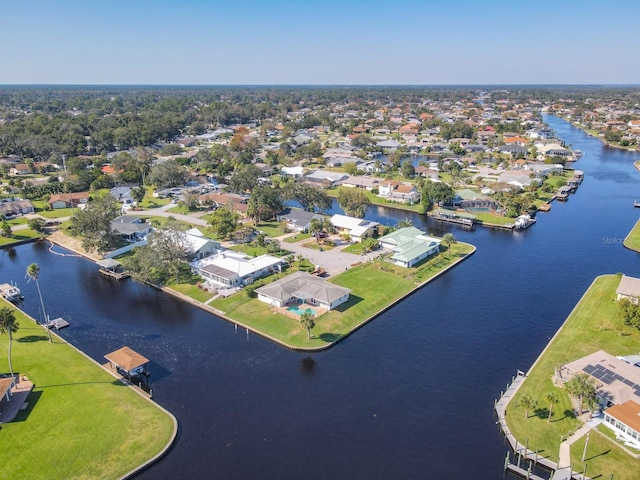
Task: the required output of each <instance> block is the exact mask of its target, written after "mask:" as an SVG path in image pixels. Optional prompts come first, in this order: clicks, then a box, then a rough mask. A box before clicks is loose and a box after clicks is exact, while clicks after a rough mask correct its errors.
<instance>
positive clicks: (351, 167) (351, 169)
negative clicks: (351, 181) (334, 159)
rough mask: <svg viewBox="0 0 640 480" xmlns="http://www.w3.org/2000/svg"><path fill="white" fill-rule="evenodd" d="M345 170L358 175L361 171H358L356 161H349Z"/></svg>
mask: <svg viewBox="0 0 640 480" xmlns="http://www.w3.org/2000/svg"><path fill="white" fill-rule="evenodd" d="M344 171H345V173H347V174H349V175H358V173H359V171H358V167H357V165H356V164H355V163H347V164H346V165H345V166H344Z"/></svg>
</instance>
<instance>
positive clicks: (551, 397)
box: [544, 391, 560, 422]
mask: <svg viewBox="0 0 640 480" xmlns="http://www.w3.org/2000/svg"><path fill="white" fill-rule="evenodd" d="M544 399H545V400H546V401H547V402H549V416H548V417H547V422H550V421H551V410H552V409H553V406H554V405H555V404H556V403H558V402H559V401H560V399H559V398H558V394H557V393H556V392H553V391H551V392H547V393H546V394H545V396H544Z"/></svg>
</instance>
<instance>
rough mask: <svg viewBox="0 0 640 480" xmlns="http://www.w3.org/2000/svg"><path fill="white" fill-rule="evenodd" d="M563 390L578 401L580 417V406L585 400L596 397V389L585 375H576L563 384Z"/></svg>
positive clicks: (587, 375)
mask: <svg viewBox="0 0 640 480" xmlns="http://www.w3.org/2000/svg"><path fill="white" fill-rule="evenodd" d="M564 388H565V390H566V391H567V393H568V394H569V395H571V396H572V397H576V398H577V399H578V411H579V415H582V405H583V403H584V401H585V399H589V398H593V397H595V396H596V387H595V386H594V385H593V380H591V377H590V376H589V374H587V373H582V372H580V373H576V374H575V375H574V377H573V378H572V379H571V380H569V381H568V382H567V383H565V384H564Z"/></svg>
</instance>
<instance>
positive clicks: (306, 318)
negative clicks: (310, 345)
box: [300, 312, 316, 340]
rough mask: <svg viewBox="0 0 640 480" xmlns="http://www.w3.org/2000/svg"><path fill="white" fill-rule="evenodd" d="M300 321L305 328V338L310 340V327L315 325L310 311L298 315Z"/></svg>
mask: <svg viewBox="0 0 640 480" xmlns="http://www.w3.org/2000/svg"><path fill="white" fill-rule="evenodd" d="M300 323H301V324H302V326H303V327H304V328H306V329H307V340H311V329H312V328H313V327H315V326H316V323H315V320H314V316H313V314H312V313H311V312H304V313H303V314H302V315H300Z"/></svg>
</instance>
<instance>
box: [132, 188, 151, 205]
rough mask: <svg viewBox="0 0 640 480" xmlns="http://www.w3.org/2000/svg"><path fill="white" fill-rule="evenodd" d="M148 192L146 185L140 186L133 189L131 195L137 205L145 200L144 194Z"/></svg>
mask: <svg viewBox="0 0 640 480" xmlns="http://www.w3.org/2000/svg"><path fill="white" fill-rule="evenodd" d="M146 194H147V189H146V188H145V187H138V188H132V189H131V197H132V198H133V199H134V200H135V201H136V205H138V204H139V203H140V202H141V201H142V200H144V196H145V195H146Z"/></svg>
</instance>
